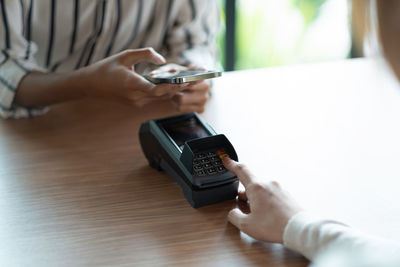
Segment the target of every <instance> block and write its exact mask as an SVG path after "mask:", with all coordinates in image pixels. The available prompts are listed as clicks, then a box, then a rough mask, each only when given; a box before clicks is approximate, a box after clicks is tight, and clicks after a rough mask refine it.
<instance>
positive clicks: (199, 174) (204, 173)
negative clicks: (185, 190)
mask: <svg viewBox="0 0 400 267" xmlns="http://www.w3.org/2000/svg"><path fill="white" fill-rule="evenodd" d="M196 174H197V176H204V175H206V172H205V171H197V172H196Z"/></svg>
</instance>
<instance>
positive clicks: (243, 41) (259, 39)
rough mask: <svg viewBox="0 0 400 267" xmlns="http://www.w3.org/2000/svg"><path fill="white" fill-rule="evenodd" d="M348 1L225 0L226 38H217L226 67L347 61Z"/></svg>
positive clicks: (349, 38) (349, 47) (348, 49)
mask: <svg viewBox="0 0 400 267" xmlns="http://www.w3.org/2000/svg"><path fill="white" fill-rule="evenodd" d="M347 2H348V1H347V0H278V1H277V0H225V1H224V3H223V4H224V8H223V9H222V10H223V11H222V13H223V14H222V15H223V19H224V20H225V22H226V28H225V31H224V33H225V35H223V36H224V37H225V38H223V37H221V38H220V40H219V45H220V48H221V60H222V62H223V64H224V66H225V69H226V70H232V69H237V70H240V69H251V68H263V67H270V66H281V65H287V64H296V63H304V62H316V61H326V60H337V59H343V58H346V57H348V56H349V53H350V49H351V36H350V26H349V25H350V22H349V15H348V3H347ZM232 17H233V18H232ZM232 35H235V36H234V37H232ZM233 52H234V56H233ZM226 59H228V60H226Z"/></svg>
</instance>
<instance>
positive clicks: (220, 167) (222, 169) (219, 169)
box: [217, 166, 226, 172]
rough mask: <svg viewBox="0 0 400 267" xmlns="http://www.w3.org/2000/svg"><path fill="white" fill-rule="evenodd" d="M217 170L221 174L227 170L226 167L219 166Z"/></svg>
mask: <svg viewBox="0 0 400 267" xmlns="http://www.w3.org/2000/svg"><path fill="white" fill-rule="evenodd" d="M217 170H218V171H219V172H223V171H225V170H226V169H225V167H224V166H218V167H217Z"/></svg>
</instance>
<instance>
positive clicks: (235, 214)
mask: <svg viewBox="0 0 400 267" xmlns="http://www.w3.org/2000/svg"><path fill="white" fill-rule="evenodd" d="M248 217H249V215H247V214H244V213H243V212H242V211H241V210H240V209H238V208H236V209H233V210H231V211H230V212H229V213H228V221H229V222H230V223H231V224H233V225H234V226H236V227H237V228H238V229H239V230H240V231H243V230H244V229H243V227H244V226H245V225H246V222H247V220H248ZM243 232H244V231H243Z"/></svg>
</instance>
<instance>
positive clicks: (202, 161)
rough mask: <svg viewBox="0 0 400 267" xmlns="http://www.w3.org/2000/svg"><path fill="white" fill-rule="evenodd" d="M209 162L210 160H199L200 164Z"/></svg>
mask: <svg viewBox="0 0 400 267" xmlns="http://www.w3.org/2000/svg"><path fill="white" fill-rule="evenodd" d="M209 162H210V159H202V160H201V163H209Z"/></svg>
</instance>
